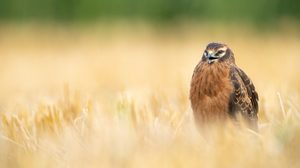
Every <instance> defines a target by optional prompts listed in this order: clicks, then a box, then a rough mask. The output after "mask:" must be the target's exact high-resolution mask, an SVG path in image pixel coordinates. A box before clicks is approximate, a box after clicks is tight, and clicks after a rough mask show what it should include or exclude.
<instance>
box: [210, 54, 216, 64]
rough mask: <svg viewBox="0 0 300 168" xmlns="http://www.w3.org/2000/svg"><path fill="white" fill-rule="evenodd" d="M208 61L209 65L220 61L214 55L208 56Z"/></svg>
mask: <svg viewBox="0 0 300 168" xmlns="http://www.w3.org/2000/svg"><path fill="white" fill-rule="evenodd" d="M207 59H208V63H209V64H211V63H213V62H215V60H216V59H218V57H215V56H214V55H212V54H208V55H207Z"/></svg>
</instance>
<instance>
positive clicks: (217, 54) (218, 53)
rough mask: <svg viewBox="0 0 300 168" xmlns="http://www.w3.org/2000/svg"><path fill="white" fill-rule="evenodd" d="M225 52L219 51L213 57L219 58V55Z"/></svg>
mask: <svg viewBox="0 0 300 168" xmlns="http://www.w3.org/2000/svg"><path fill="white" fill-rule="evenodd" d="M224 52H225V51H224V50H219V51H218V52H217V53H216V54H215V55H216V56H220V55H221V54H223V53H224Z"/></svg>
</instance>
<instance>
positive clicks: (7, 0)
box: [0, 0, 300, 23]
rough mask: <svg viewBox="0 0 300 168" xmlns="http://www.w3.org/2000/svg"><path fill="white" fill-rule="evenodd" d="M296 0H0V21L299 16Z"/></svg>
mask: <svg viewBox="0 0 300 168" xmlns="http://www.w3.org/2000/svg"><path fill="white" fill-rule="evenodd" d="M299 6H300V1H296V0H251V1H250V0H249V1H241V0H226V1H224V0H110V1H105V0H1V2H0V20H1V21H32V20H33V21H55V22H56V21H59V22H87V21H92V22H93V21H98V20H114V19H141V20H149V21H174V20H178V19H182V18H184V19H197V20H198V19H199V20H209V21H235V22H240V21H243V22H244V21H246V22H254V23H274V22H276V21H277V20H278V19H280V18H291V19H293V20H299V19H300V10H299V9H300V8H299Z"/></svg>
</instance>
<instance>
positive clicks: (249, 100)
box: [229, 66, 258, 130]
mask: <svg viewBox="0 0 300 168" xmlns="http://www.w3.org/2000/svg"><path fill="white" fill-rule="evenodd" d="M230 78H231V81H232V84H233V93H232V94H231V96H230V101H229V112H230V115H231V116H232V117H233V118H235V117H236V114H237V113H238V112H241V114H242V116H243V118H244V119H245V120H246V122H247V123H248V124H249V125H250V127H251V128H252V129H255V130H256V129H257V113H258V103H257V101H258V94H257V92H256V91H255V87H254V85H253V83H252V81H251V80H250V78H249V77H248V76H247V75H246V73H245V72H244V71H243V70H241V69H240V68H238V67H236V66H233V67H232V68H231V70H230Z"/></svg>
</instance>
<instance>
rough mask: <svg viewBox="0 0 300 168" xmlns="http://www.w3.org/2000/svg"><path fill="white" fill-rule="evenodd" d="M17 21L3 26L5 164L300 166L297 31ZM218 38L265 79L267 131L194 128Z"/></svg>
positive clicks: (0, 127)
mask: <svg viewBox="0 0 300 168" xmlns="http://www.w3.org/2000/svg"><path fill="white" fill-rule="evenodd" d="M18 26H19V25H8V26H3V25H2V27H0V36H1V39H0V51H1V61H0V81H1V85H0V93H1V95H0V110H1V113H0V148H1V150H0V167H299V166H300V161H299V156H300V111H299V109H300V106H299V103H300V99H299V91H300V87H299V86H300V79H299V71H300V67H299V65H298V64H299V62H300V57H299V56H300V50H299V46H300V45H299V44H300V38H299V37H300V36H299V32H297V31H292V29H288V30H289V31H286V30H287V29H283V30H277V31H274V32H265V33H262V32H257V31H255V30H253V29H250V28H248V29H247V28H243V27H241V26H237V25H234V26H228V25H227V26H224V25H208V26H202V25H197V24H183V25H176V26H178V27H176V26H175V25H174V26H175V27H173V28H170V27H169V28H153V27H151V26H149V25H146V24H137V23H135V24H133V25H129V24H126V23H122V24H116V25H109V26H105V25H99V26H94V27H93V28H87V27H81V28H78V27H77V28H74V27H73V28H66V27H51V26H32V25H29V26H28V25H27V26H26V25H25V26H24V25H22V26H21V27H18ZM211 27H214V28H211ZM210 41H223V42H225V43H227V44H228V45H229V46H230V47H231V48H232V49H233V51H234V52H235V54H236V61H237V64H238V65H239V66H240V67H241V68H243V69H244V70H245V71H246V72H247V74H248V75H249V76H250V77H251V79H252V80H253V82H254V83H255V85H256V87H257V90H258V93H259V96H260V102H259V105H260V113H259V118H260V120H259V124H260V132H259V133H254V132H251V131H249V130H247V129H246V128H243V127H242V128H236V127H233V126H232V125H230V124H229V125H225V126H224V127H223V128H215V129H212V130H211V133H210V136H209V138H208V137H205V138H204V137H203V136H201V135H200V134H199V133H198V131H197V129H196V128H195V126H194V123H193V116H192V111H191V109H190V105H189V100H188V90H189V82H190V78H191V75H192V71H193V68H194V66H195V65H196V64H197V62H198V61H199V59H200V57H201V54H202V51H203V48H204V47H205V45H206V44H207V43H208V42H210Z"/></svg>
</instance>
